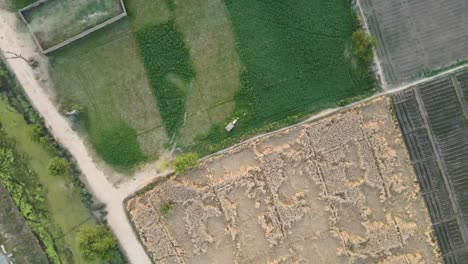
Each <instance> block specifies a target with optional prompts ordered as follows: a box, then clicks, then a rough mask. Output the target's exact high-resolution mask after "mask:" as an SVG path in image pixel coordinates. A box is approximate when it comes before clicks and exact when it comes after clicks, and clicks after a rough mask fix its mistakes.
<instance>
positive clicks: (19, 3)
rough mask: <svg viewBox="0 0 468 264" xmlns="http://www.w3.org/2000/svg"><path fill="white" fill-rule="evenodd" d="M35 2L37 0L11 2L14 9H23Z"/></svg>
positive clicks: (13, 0)
mask: <svg viewBox="0 0 468 264" xmlns="http://www.w3.org/2000/svg"><path fill="white" fill-rule="evenodd" d="M34 2H36V0H10V4H11V5H12V7H13V8H14V9H21V8H23V7H26V6H28V5H30V4H32V3H34Z"/></svg>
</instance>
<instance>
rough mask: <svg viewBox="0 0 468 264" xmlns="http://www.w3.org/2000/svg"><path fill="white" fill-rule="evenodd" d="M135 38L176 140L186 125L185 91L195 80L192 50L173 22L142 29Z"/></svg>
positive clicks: (167, 130) (167, 125)
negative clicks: (177, 82)
mask: <svg viewBox="0 0 468 264" xmlns="http://www.w3.org/2000/svg"><path fill="white" fill-rule="evenodd" d="M136 38H137V41H138V45H139V47H140V51H141V55H142V57H143V62H144V64H145V69H146V73H147V75H148V79H149V81H150V85H151V88H152V89H153V92H154V94H155V95H156V98H157V103H158V108H159V112H160V113H161V118H162V120H163V122H164V126H165V128H166V132H167V134H168V136H169V137H170V138H173V137H174V136H175V135H177V133H178V132H179V130H180V128H181V127H182V125H183V123H184V115H185V99H186V89H188V86H189V85H188V84H189V83H190V81H191V79H192V77H193V72H192V66H191V64H190V58H189V51H188V49H187V48H186V47H185V46H184V42H183V40H182V37H181V36H180V34H179V33H178V32H177V30H176V29H175V27H174V24H173V23H172V22H169V23H166V24H163V25H157V26H149V27H146V28H143V29H142V30H140V31H138V32H137V34H136ZM174 79H176V80H178V81H179V82H182V83H185V85H184V87H180V85H177V84H176V81H174Z"/></svg>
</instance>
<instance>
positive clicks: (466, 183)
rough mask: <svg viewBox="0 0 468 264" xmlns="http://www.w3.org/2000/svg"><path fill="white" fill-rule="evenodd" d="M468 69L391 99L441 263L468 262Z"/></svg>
mask: <svg viewBox="0 0 468 264" xmlns="http://www.w3.org/2000/svg"><path fill="white" fill-rule="evenodd" d="M467 95H468V71H464V72H459V73H457V74H454V75H452V76H449V77H445V78H442V79H438V80H435V81H432V82H430V83H426V84H423V85H421V86H417V87H414V88H413V89H410V90H407V91H405V92H400V93H398V94H396V95H394V96H393V104H394V107H395V111H396V114H397V117H398V120H399V122H400V126H401V130H402V132H403V135H404V138H405V141H406V144H407V146H408V149H409V153H410V157H411V160H412V162H413V166H414V167H415V170H416V175H417V176H418V180H419V182H420V185H421V191H422V193H423V196H424V199H425V201H426V204H427V207H428V209H429V213H430V216H431V220H432V224H433V228H434V231H435V234H436V236H437V240H438V243H439V246H440V249H441V253H442V256H443V258H444V262H445V263H454V264H457V263H468V246H467V245H468V195H467V188H468V167H467V164H468V107H467V104H468V97H467Z"/></svg>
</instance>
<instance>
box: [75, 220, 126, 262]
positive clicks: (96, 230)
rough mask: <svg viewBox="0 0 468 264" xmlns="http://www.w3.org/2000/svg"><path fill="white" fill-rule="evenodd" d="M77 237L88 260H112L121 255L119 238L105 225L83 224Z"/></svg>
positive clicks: (83, 254)
mask: <svg viewBox="0 0 468 264" xmlns="http://www.w3.org/2000/svg"><path fill="white" fill-rule="evenodd" d="M76 239H77V241H78V246H79V247H80V250H81V253H82V257H83V258H84V259H85V260H87V261H100V262H111V261H113V260H116V259H119V257H120V253H119V248H118V244H117V239H116V238H115V237H114V236H113V235H112V234H111V232H110V231H109V229H108V228H107V227H106V226H105V225H98V226H82V227H81V228H80V230H79V231H78V234H77V237H76Z"/></svg>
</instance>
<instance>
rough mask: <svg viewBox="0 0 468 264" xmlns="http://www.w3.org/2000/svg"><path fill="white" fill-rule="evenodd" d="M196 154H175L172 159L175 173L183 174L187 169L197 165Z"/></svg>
mask: <svg viewBox="0 0 468 264" xmlns="http://www.w3.org/2000/svg"><path fill="white" fill-rule="evenodd" d="M197 163H198V155H197V154H196V153H192V152H190V153H186V154H183V155H180V156H177V157H176V159H175V161H174V168H175V172H176V173H177V174H179V175H180V174H184V173H185V172H187V170H189V169H191V168H193V167H195V166H197Z"/></svg>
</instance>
